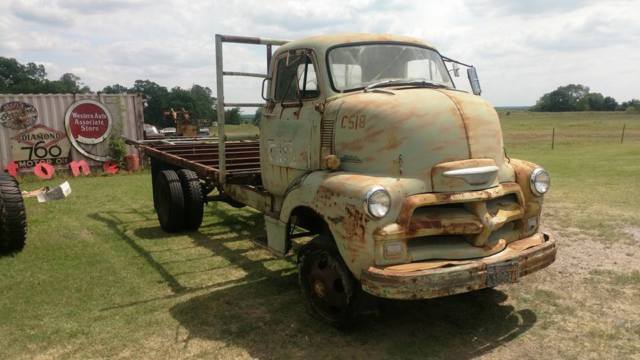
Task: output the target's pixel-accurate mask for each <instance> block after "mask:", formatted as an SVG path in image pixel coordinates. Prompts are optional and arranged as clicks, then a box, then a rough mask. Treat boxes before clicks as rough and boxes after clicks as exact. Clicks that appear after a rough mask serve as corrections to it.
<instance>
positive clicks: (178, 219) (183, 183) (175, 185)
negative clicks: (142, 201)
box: [153, 169, 204, 233]
mask: <svg viewBox="0 0 640 360" xmlns="http://www.w3.org/2000/svg"><path fill="white" fill-rule="evenodd" d="M153 199H154V207H155V209H156V212H157V214H158V222H160V227H161V228H162V230H164V231H166V232H168V233H176V232H181V231H196V230H198V228H199V227H200V225H201V224H202V217H203V213H204V199H203V196H202V190H201V187H200V180H199V178H198V175H197V174H196V173H194V172H193V171H190V170H186V169H181V170H178V171H174V170H161V171H157V172H156V173H155V176H154V179H153Z"/></svg>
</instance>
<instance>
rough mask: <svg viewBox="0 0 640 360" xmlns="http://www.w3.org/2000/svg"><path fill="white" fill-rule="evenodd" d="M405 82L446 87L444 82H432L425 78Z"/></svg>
mask: <svg viewBox="0 0 640 360" xmlns="http://www.w3.org/2000/svg"><path fill="white" fill-rule="evenodd" d="M406 83H407V84H411V85H415V84H418V85H425V86H433V87H444V88H446V87H447V86H446V85H445V84H442V83H438V82H433V81H427V80H424V79H413V80H408V81H407V82H406Z"/></svg>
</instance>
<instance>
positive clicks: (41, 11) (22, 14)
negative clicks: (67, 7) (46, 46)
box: [11, 1, 73, 26]
mask: <svg viewBox="0 0 640 360" xmlns="http://www.w3.org/2000/svg"><path fill="white" fill-rule="evenodd" d="M11 13H12V14H13V15H15V16H16V17H18V18H20V19H22V20H24V21H28V22H33V23H36V24H39V25H49V26H71V25H72V24H73V19H72V17H71V16H69V14H67V13H65V12H64V11H63V10H62V9H60V8H58V7H57V6H52V5H51V4H50V3H47V2H44V1H30V2H14V3H12V5H11Z"/></svg>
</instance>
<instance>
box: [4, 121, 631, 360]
mask: <svg viewBox="0 0 640 360" xmlns="http://www.w3.org/2000/svg"><path fill="white" fill-rule="evenodd" d="M502 121H503V128H504V133H505V143H506V148H507V152H508V154H509V156H511V157H518V158H523V159H527V160H531V161H534V162H537V163H540V164H542V165H543V166H545V167H546V168H548V169H549V171H550V172H551V174H552V190H551V193H550V194H549V196H548V197H547V200H546V204H545V205H546V209H548V211H547V218H546V220H548V222H549V224H550V226H551V227H552V228H553V229H554V230H557V231H558V232H559V233H560V234H561V235H562V234H563V231H565V229H568V228H574V229H577V230H576V231H579V232H583V231H584V232H587V233H588V234H592V235H593V239H595V241H598V243H600V244H606V245H603V246H607V247H611V248H613V249H615V248H616V246H621V244H628V243H631V242H633V240H632V239H631V238H630V236H629V235H626V237H625V236H624V235H623V234H622V233H621V232H620V229H622V228H631V229H637V228H638V225H639V224H640V219H639V218H638V216H639V215H638V214H640V211H639V210H640V205H639V204H640V186H638V183H637V181H638V180H637V179H640V161H638V160H639V159H638V158H639V157H640V136H638V131H639V130H640V117H638V116H637V115H636V116H631V115H625V114H617V113H616V114H609V113H604V114H603V113H601V114H592V113H586V114H532V113H526V112H511V113H510V115H509V116H506V113H503V116H502ZM623 123H626V124H627V130H628V131H629V133H628V134H629V135H628V138H627V139H628V140H627V141H626V142H625V144H622V145H621V144H619V137H617V136H618V135H619V130H621V129H622V124H623ZM553 127H556V135H557V138H556V148H555V149H554V150H551V149H550V133H551V129H552V128H553ZM229 129H233V128H229ZM233 130H234V131H237V132H236V133H241V132H243V131H245V130H247V129H243V128H241V127H239V128H235V129H233ZM149 178H150V176H149V174H148V173H146V172H142V173H138V174H135V175H117V176H112V177H102V176H99V177H89V178H81V179H69V182H70V183H71V187H72V189H73V193H72V195H71V196H70V197H69V198H67V199H65V200H61V201H56V202H50V203H45V204H38V203H37V202H36V200H35V199H33V198H31V199H27V200H26V205H27V213H28V220H29V237H28V242H27V247H26V248H25V250H24V251H23V252H22V253H20V254H18V255H17V256H15V257H4V258H0V274H2V275H1V276H0V293H1V294H2V295H1V296H0V358H2V359H5V358H33V357H42V358H82V359H84V358H103V357H118V358H178V357H197V358H260V359H283V358H285V359H286V358H357V359H359V358H394V359H395V358H434V359H448V358H465V359H466V358H472V357H477V356H481V355H484V356H486V357H489V358H606V357H615V358H625V357H627V358H631V357H633V356H637V354H638V353H639V352H640V325H639V324H640V315H639V314H638V312H637V309H638V308H637V298H638V297H637V296H638V294H639V283H638V272H633V271H630V270H629V271H627V270H626V269H627V268H634V267H635V268H638V267H639V266H638V260H637V255H638V254H640V253H639V252H637V251H635V250H633V249H634V248H632V247H630V246H627V247H626V248H625V249H627V250H625V251H627V252H630V253H629V254H630V255H629V256H628V257H627V258H625V259H628V260H626V261H627V263H625V265H624V267H622V268H614V269H611V268H602V266H604V265H603V262H602V261H600V259H599V257H600V256H604V255H601V254H598V253H588V257H587V258H584V256H587V255H580V254H574V253H570V252H568V251H565V250H563V246H569V245H571V246H575V244H576V243H577V241H578V240H576V239H573V238H571V237H570V236H568V235H567V236H564V237H563V238H561V239H559V241H560V246H561V252H560V254H559V258H558V261H557V263H556V264H555V265H553V266H552V267H551V268H549V269H548V270H545V271H543V272H539V273H536V274H533V275H531V276H530V277H527V278H525V279H523V280H522V281H521V282H520V283H519V284H515V285H513V286H505V287H500V288H499V289H498V290H489V291H483V292H479V293H474V294H465V295H461V296H454V297H449V298H442V299H436V300H430V301H415V302H393V301H386V302H383V303H382V307H381V312H380V313H379V314H378V315H377V316H369V317H366V318H364V319H363V321H362V322H361V323H360V325H359V326H358V327H357V328H356V329H354V330H353V331H351V332H347V333H342V332H339V331H336V330H334V329H332V328H330V327H327V326H325V325H324V324H322V323H320V322H318V321H316V320H314V319H313V318H311V317H310V316H309V315H307V313H306V312H305V310H304V306H303V303H302V299H301V296H300V294H299V290H298V288H297V282H296V270H295V264H294V263H293V261H292V259H291V258H288V259H276V258H273V257H272V256H271V255H270V254H269V253H268V252H267V251H266V250H263V249H261V248H259V247H257V246H256V245H254V244H253V243H252V242H251V241H249V240H250V239H252V238H255V237H259V236H264V231H263V229H262V227H263V221H262V218H261V216H260V214H258V213H256V212H254V211H251V210H247V209H239V210H238V209H232V208H230V207H228V206H226V205H222V204H211V205H209V206H208V207H207V208H206V217H205V220H204V223H203V226H202V228H201V229H200V231H199V232H197V233H192V234H179V235H168V234H165V233H163V232H162V231H161V230H160V229H159V227H158V224H157V220H156V218H155V213H154V212H153V205H152V201H151V188H150V179H149ZM62 180H63V179H62V178H57V179H56V180H55V181H49V182H38V181H36V180H34V179H24V181H23V182H22V186H23V189H25V190H33V189H35V188H37V187H40V186H42V185H55V184H58V183H59V182H61V181H62ZM611 234H616V236H611ZM572 244H573V245H572ZM588 244H592V242H589V243H588ZM635 245H636V246H637V242H636V243H635ZM629 249H630V250H629ZM583 250H584V251H588V249H583ZM583 250H581V251H583ZM562 251H565V252H562ZM634 251H635V252H634ZM580 256H583V257H580ZM572 259H574V260H572ZM575 259H577V260H575ZM572 261H573V262H572ZM582 261H584V264H585V265H584V266H585V267H586V270H585V271H583V272H580V271H577V270H576V271H574V268H573V267H571V266H573V265H571V264H573V263H574V262H577V263H580V264H582ZM541 344H543V345H541ZM634 354H635V355H634Z"/></svg>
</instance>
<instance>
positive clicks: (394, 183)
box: [280, 171, 426, 279]
mask: <svg viewBox="0 0 640 360" xmlns="http://www.w3.org/2000/svg"><path fill="white" fill-rule="evenodd" d="M376 185H378V186H382V187H384V188H385V189H386V190H387V191H388V192H389V194H390V195H391V209H390V210H389V213H388V214H387V215H386V216H385V217H383V218H382V219H374V218H372V217H371V216H369V215H368V214H367V212H366V210H365V195H366V193H367V191H369V190H370V189H371V188H372V187H374V186H376ZM425 186H426V185H425V183H424V182H422V181H420V180H416V179H403V178H390V177H380V176H371V175H363V174H356V173H351V172H329V171H317V172H313V173H311V174H309V175H308V176H306V177H305V178H303V179H302V180H301V181H300V183H299V185H298V186H297V187H295V188H293V189H292V190H291V191H289V192H288V193H287V194H286V197H285V199H284V201H283V204H282V208H281V211H280V221H282V222H283V223H288V222H289V220H290V217H291V213H292V212H293V210H294V209H295V208H297V207H300V206H305V207H308V208H311V209H313V210H314V211H315V212H316V213H317V214H319V215H320V216H321V217H322V218H323V219H324V221H325V222H326V223H327V225H328V226H329V230H330V231H331V234H332V235H333V238H334V240H335V243H336V246H337V247H338V251H339V252H340V255H341V256H342V258H343V260H344V261H345V263H346V265H347V267H348V268H349V269H350V270H351V272H352V273H353V275H354V276H355V277H356V278H357V279H359V278H360V274H361V272H362V271H363V270H366V269H368V267H369V266H371V265H372V264H373V263H374V251H373V249H374V239H373V233H374V232H375V230H376V229H377V228H379V227H382V226H385V225H387V224H390V223H393V222H394V221H395V219H396V218H397V217H398V215H399V212H400V208H401V206H402V201H403V199H404V198H405V197H406V196H407V195H411V194H415V193H420V192H424V189H425Z"/></svg>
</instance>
